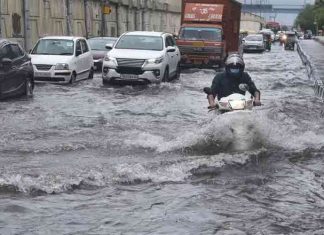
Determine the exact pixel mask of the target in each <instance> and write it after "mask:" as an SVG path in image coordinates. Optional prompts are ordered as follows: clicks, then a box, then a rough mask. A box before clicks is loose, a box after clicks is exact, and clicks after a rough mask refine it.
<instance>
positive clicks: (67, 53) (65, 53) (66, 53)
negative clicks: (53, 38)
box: [59, 52, 72, 55]
mask: <svg viewBox="0 0 324 235" xmlns="http://www.w3.org/2000/svg"><path fill="white" fill-rule="evenodd" d="M59 55H72V54H71V53H69V52H64V53H60V54H59Z"/></svg>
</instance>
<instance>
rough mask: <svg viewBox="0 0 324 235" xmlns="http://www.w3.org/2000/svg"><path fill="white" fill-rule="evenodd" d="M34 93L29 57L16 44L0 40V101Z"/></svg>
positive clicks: (32, 73) (32, 72)
mask: <svg viewBox="0 0 324 235" xmlns="http://www.w3.org/2000/svg"><path fill="white" fill-rule="evenodd" d="M33 91H34V71H33V66H32V63H31V59H30V57H29V55H28V54H27V53H26V52H25V51H24V50H23V49H22V48H21V47H20V45H19V44H18V43H16V42H10V41H8V40H6V39H0V99H4V98H9V97H14V96H19V95H26V96H27V97H31V96H32V95H33Z"/></svg>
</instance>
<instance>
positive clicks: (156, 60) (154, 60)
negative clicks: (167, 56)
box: [147, 56, 164, 64]
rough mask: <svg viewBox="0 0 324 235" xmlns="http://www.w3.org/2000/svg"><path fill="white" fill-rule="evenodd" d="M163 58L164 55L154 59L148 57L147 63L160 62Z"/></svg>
mask: <svg viewBox="0 0 324 235" xmlns="http://www.w3.org/2000/svg"><path fill="white" fill-rule="evenodd" d="M163 60H164V57H163V56H161V57H159V58H155V59H148V60H147V63H148V64H160V63H162V62H163Z"/></svg>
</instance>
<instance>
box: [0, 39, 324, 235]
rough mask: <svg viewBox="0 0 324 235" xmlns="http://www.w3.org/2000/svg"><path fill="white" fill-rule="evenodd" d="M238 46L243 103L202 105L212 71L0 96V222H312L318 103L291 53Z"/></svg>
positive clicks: (160, 226)
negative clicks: (228, 110) (252, 104)
mask: <svg viewBox="0 0 324 235" xmlns="http://www.w3.org/2000/svg"><path fill="white" fill-rule="evenodd" d="M244 58H245V62H246V70H247V71H248V72H249V73H250V75H251V77H252V78H253V79H254V81H255V83H256V85H257V87H258V88H259V89H260V90H261V94H262V101H263V104H264V105H263V106H262V107H258V108H256V109H254V111H253V112H250V113H239V114H237V115H230V114H229V115H227V114H225V115H221V116H216V115H214V114H213V113H208V111H207V100H206V97H205V94H203V92H202V88H203V87H205V86H209V85H210V84H211V81H212V79H213V77H214V75H215V72H214V71H212V70H190V71H185V72H184V73H183V74H182V75H181V78H180V80H178V81H174V82H172V83H169V84H161V85H150V86H147V87H130V86H126V87H107V86H103V85H102V82H101V79H100V75H97V76H96V77H95V78H94V80H87V81H83V82H80V83H78V84H76V85H75V86H56V85H50V84H43V85H42V84H40V85H37V86H36V89H35V96H34V98H33V99H31V100H24V99H18V100H10V101H6V102H1V103H0V123H1V130H0V135H1V139H0V213H1V217H0V234H323V233H324V214H323V210H324V160H323V157H324V156H323V155H324V153H323V150H324V134H323V133H324V121H323V120H324V119H323V116H324V109H323V103H322V102H321V101H320V100H318V99H317V98H315V97H314V92H313V89H312V87H311V86H312V82H311V81H309V80H308V78H307V74H306V71H305V68H304V66H303V65H302V63H301V61H300V58H299V56H298V54H297V52H291V51H283V50H282V48H281V47H279V46H278V45H275V46H273V50H272V51H271V52H270V53H264V54H245V55H244ZM233 130H234V131H233Z"/></svg>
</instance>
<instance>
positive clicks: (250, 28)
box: [240, 12, 266, 33]
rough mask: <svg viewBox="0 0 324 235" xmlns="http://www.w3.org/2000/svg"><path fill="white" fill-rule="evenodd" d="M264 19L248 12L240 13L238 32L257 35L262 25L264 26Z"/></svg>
mask: <svg viewBox="0 0 324 235" xmlns="http://www.w3.org/2000/svg"><path fill="white" fill-rule="evenodd" d="M265 23H266V22H265V20H264V18H262V17H260V16H258V15H255V14H253V13H249V12H242V13H241V27H240V31H247V32H250V33H257V32H259V30H260V29H261V26H262V25H265Z"/></svg>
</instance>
